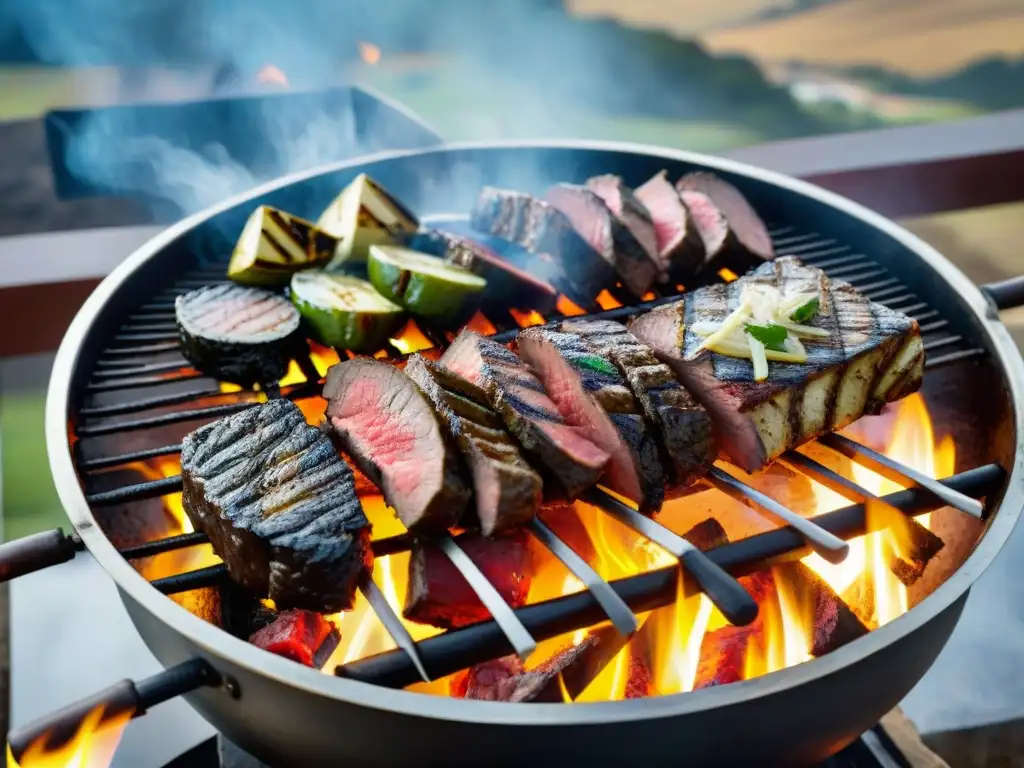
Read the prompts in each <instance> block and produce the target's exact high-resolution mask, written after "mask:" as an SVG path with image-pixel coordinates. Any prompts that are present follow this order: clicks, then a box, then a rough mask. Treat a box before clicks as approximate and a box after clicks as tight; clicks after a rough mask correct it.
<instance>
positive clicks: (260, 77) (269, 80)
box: [256, 64, 288, 88]
mask: <svg viewBox="0 0 1024 768" xmlns="http://www.w3.org/2000/svg"><path fill="white" fill-rule="evenodd" d="M256 80H257V81H258V82H260V83H266V84H267V85H279V86H282V87H284V88H287V87H288V77H287V76H286V75H285V73H284V72H282V71H281V70H280V69H278V68H277V67H275V66H274V65H273V64H267V65H266V66H265V67H263V68H262V69H261V70H260V71H259V72H258V73H256Z"/></svg>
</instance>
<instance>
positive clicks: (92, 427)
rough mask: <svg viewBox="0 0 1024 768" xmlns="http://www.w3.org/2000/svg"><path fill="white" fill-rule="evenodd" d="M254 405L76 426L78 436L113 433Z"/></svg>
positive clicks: (239, 410)
mask: <svg viewBox="0 0 1024 768" xmlns="http://www.w3.org/2000/svg"><path fill="white" fill-rule="evenodd" d="M256 405H259V403H258V402H253V401H246V402H241V403H227V404H225V405H209V406H206V407H205V408H192V409H189V410H187V411H173V412H171V413H162V414H160V415H159V416H150V417H148V418H145V419H134V420H132V421H115V422H113V423H111V424H84V425H82V426H80V427H79V428H78V436H79V437H95V436H96V435H113V434H117V433H119V432H132V431H134V430H138V429H149V428H150V427H164V426H167V425H168V424H178V423H180V422H183V421H195V420H196V419H203V418H206V417H207V416H217V417H220V416H228V415H230V414H232V413H239V412H241V411H245V410H248V409H249V408H252V407H254V406H256Z"/></svg>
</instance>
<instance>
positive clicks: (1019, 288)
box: [981, 277, 1024, 310]
mask: <svg viewBox="0 0 1024 768" xmlns="http://www.w3.org/2000/svg"><path fill="white" fill-rule="evenodd" d="M981 292H982V293H983V294H985V296H986V297H987V298H988V300H989V301H990V302H991V303H992V306H994V307H995V308H996V309H997V310H999V309H1013V308H1014V307H1019V306H1021V305H1024V277H1011V278H1010V279H1009V280H1000V281H999V282H997V283H988V284H986V285H983V286H981Z"/></svg>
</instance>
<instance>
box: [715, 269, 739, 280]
mask: <svg viewBox="0 0 1024 768" xmlns="http://www.w3.org/2000/svg"><path fill="white" fill-rule="evenodd" d="M718 276H719V277H720V278H722V279H723V280H725V282H727V283H731V282H732V281H733V280H738V279H739V275H737V274H736V273H735V272H733V271H732V270H731V269H726V268H725V267H722V268H721V269H720V270H718Z"/></svg>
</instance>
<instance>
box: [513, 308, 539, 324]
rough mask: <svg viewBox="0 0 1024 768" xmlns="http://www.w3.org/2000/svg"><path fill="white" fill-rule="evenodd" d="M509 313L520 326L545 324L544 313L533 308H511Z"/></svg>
mask: <svg viewBox="0 0 1024 768" xmlns="http://www.w3.org/2000/svg"><path fill="white" fill-rule="evenodd" d="M508 313H509V314H510V315H512V317H513V318H515V321H516V323H517V324H518V325H519V327H520V328H529V327H530V326H531V325H543V324H544V315H542V314H541V313H540V312H537V311H536V310H533V309H531V310H529V311H523V310H519V309H509V311H508Z"/></svg>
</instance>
